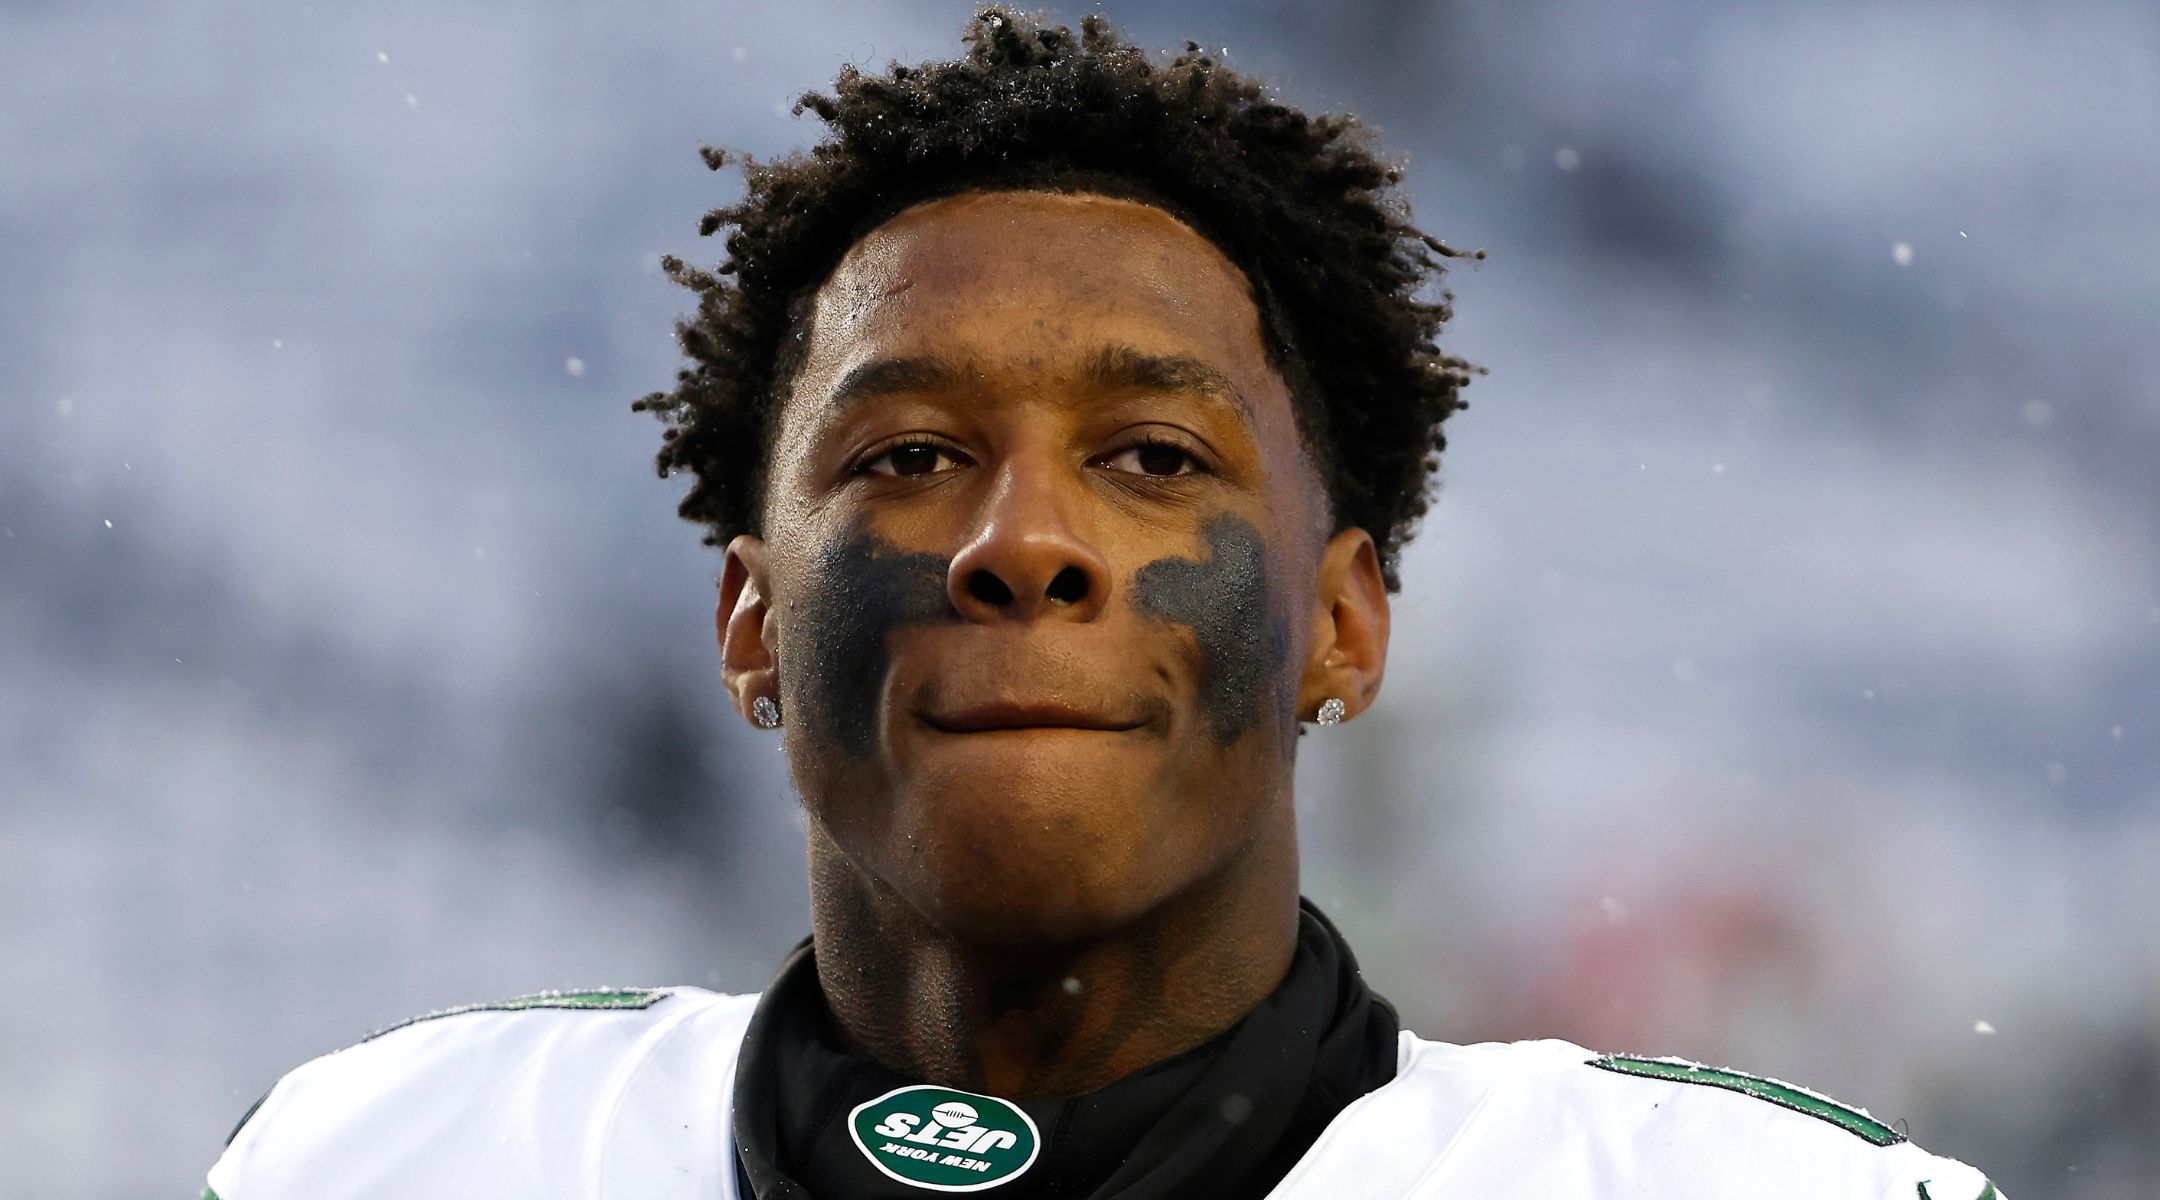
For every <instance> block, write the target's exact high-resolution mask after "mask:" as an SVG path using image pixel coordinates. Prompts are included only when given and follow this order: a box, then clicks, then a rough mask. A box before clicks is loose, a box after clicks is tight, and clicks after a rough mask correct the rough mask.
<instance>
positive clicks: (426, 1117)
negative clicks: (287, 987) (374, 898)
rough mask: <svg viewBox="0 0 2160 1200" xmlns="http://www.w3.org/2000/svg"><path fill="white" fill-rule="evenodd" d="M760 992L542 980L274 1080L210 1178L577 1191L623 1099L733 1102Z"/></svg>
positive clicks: (273, 1187)
mask: <svg viewBox="0 0 2160 1200" xmlns="http://www.w3.org/2000/svg"><path fill="white" fill-rule="evenodd" d="M756 999H757V998H756V997H755V996H754V995H745V996H730V995H723V994H720V993H715V992H708V991H705V990H703V989H701V988H688V987H678V988H617V989H603V990H597V991H581V992H543V993H540V994H537V995H532V996H521V997H518V998H516V999H513V1000H505V1001H500V1002H497V1003H493V1004H476V1005H468V1006H464V1007H460V1008H453V1009H446V1010H443V1011H441V1012H436V1013H429V1014H426V1015H424V1016H420V1017H415V1018H413V1019H411V1020H409V1021H403V1022H400V1023H398V1024H396V1025H393V1026H390V1027H389V1028H387V1029H383V1030H379V1031H377V1032H376V1033H374V1034H371V1035H369V1036H368V1037H367V1038H365V1039H363V1040H361V1041H360V1042H358V1043H356V1044H354V1045H352V1046H349V1047H346V1048H345V1049H342V1050H338V1051H335V1052H333V1053H330V1054H326V1055H324V1056H322V1057H321V1058H317V1059H314V1060H312V1061H310V1062H307V1063H304V1064H302V1065H301V1066H299V1067H297V1068H295V1069H294V1070H292V1071H291V1072H289V1073H287V1074H286V1075H285V1076H284V1077H283V1078H281V1079H280V1080H278V1082H277V1084H276V1086H275V1087H273V1088H271V1090H270V1092H269V1094H268V1095H266V1096H265V1097H263V1099H262V1101H261V1102H260V1103H259V1104H257V1106H256V1108H255V1109H254V1110H252V1111H251V1112H250V1113H249V1115H248V1116H247V1117H246V1118H244V1119H243V1120H242V1122H241V1125H240V1127H239V1128H238V1129H236V1130H235V1131H234V1134H233V1138H232V1140H231V1142H230V1143H229V1144H228V1145H227V1147H226V1149H225V1153H224V1155H223V1156H222V1157H221V1158H220V1159H219V1160H218V1162H217V1165H216V1166H215V1167H213V1168H212V1169H211V1172H210V1186H211V1190H212V1192H213V1193H214V1194H216V1195H217V1196H219V1197H222V1198H223V1200H256V1198H257V1197H272V1196H296V1195H307V1196H313V1197H338V1196H347V1195H353V1196H358V1195H393V1194H394V1195H404V1196H417V1195H435V1194H443V1195H454V1194H459V1185H458V1183H457V1181H459V1180H463V1181H465V1182H468V1183H474V1184H477V1183H478V1181H480V1180H483V1179H486V1180H490V1181H491V1182H496V1183H508V1182H510V1181H511V1180H514V1179H523V1178H525V1177H528V1176H529V1177H531V1179H532V1180H533V1185H532V1186H531V1187H529V1188H527V1189H523V1190H521V1189H520V1188H517V1187H511V1188H509V1189H508V1192H509V1194H518V1195H524V1194H531V1195H535V1196H539V1195H553V1194H556V1192H557V1191H558V1190H561V1191H564V1192H565V1193H567V1192H568V1191H570V1190H572V1189H573V1184H572V1181H573V1180H574V1179H576V1178H579V1177H580V1176H581V1175H583V1174H587V1173H589V1172H590V1171H591V1170H592V1169H594V1168H595V1163H594V1162H593V1161H588V1160H591V1159H592V1158H593V1156H595V1155H597V1154H599V1153H600V1148H601V1147H602V1146H603V1145H604V1144H605V1142H606V1140H607V1138H608V1135H609V1133H610V1128H611V1126H612V1124H613V1123H614V1122H615V1121H616V1120H618V1119H619V1118H620V1117H621V1116H622V1115H623V1113H624V1112H625V1111H626V1110H635V1111H646V1112H648V1113H649V1112H650V1110H654V1109H659V1110H663V1111H667V1112H669V1113H670V1114H671V1115H673V1114H674V1113H675V1112H676V1111H677V1110H686V1111H691V1112H692V1113H693V1115H694V1114H695V1110H699V1109H703V1108H711V1107H713V1106H715V1105H721V1104H724V1102H725V1101H724V1093H725V1092H726V1090H727V1089H726V1087H725V1086H724V1085H722V1086H718V1087H715V1086H712V1083H711V1081H712V1080H713V1079H714V1078H716V1077H717V1078H721V1079H725V1078H727V1077H728V1075H729V1074H732V1071H733V1063H734V1056H735V1052H736V1049H737V1047H738V1046H739V1045H740V1044H741V1040H742V1033H743V1029H744V1028H745V1027H746V1026H747V1024H748V1022H749V1018H750V1012H751V1009H752V1008H753V1007H754V1005H755V1003H756ZM716 1071H724V1072H726V1074H719V1075H717V1076H716V1075H715V1072H716ZM488 1190H495V1189H494V1188H492V1187H483V1188H481V1189H480V1191H488ZM465 1194H478V1193H477V1192H467V1193H465Z"/></svg>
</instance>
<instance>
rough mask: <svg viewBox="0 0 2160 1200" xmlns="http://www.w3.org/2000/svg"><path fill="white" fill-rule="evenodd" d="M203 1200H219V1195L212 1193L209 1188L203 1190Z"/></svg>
mask: <svg viewBox="0 0 2160 1200" xmlns="http://www.w3.org/2000/svg"><path fill="white" fill-rule="evenodd" d="M202 1200H218V1196H217V1193H216V1192H213V1191H211V1190H210V1189H209V1188H204V1189H203V1190H202Z"/></svg>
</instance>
